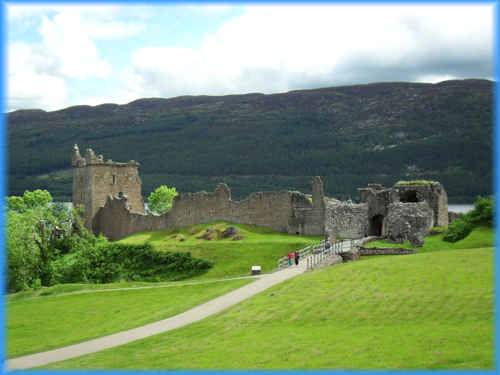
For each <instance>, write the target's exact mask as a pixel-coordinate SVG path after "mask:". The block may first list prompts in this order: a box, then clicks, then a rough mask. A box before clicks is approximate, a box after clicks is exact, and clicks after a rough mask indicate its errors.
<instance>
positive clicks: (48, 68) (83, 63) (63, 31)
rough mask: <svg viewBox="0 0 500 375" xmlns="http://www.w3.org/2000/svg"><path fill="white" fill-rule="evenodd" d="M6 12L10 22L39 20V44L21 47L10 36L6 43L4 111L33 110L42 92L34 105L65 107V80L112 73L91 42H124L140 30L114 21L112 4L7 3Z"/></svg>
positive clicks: (25, 44)
mask: <svg viewBox="0 0 500 375" xmlns="http://www.w3.org/2000/svg"><path fill="white" fill-rule="evenodd" d="M7 9H8V20H9V22H18V23H19V22H28V24H30V25H31V26H33V20H34V19H35V17H38V18H36V19H38V20H39V29H38V33H39V34H38V35H39V37H40V38H41V41H40V42H38V43H34V42H32V43H21V42H18V41H15V38H14V42H11V43H10V44H9V49H8V61H9V69H8V70H9V74H8V81H9V82H8V87H9V91H8V98H9V103H8V108H9V110H12V109H17V108H25V107H31V106H33V105H34V106H37V105H36V100H35V98H41V96H42V95H41V93H42V92H45V93H46V94H45V97H44V98H43V100H42V99H40V103H39V104H38V107H43V108H44V109H46V108H57V107H59V106H61V105H63V103H69V102H70V98H68V97H65V96H67V95H69V93H70V91H69V90H68V85H67V83H66V80H68V79H81V80H82V79H87V78H92V77H99V78H106V77H108V76H109V75H110V73H111V70H112V68H111V65H110V63H109V62H108V61H106V60H104V58H103V57H101V54H100V52H99V50H98V48H97V45H96V40H98V39H119V38H128V37H131V36H133V35H135V34H137V33H138V32H140V31H141V30H142V28H143V25H142V24H141V23H138V22H123V21H119V20H117V19H116V14H117V13H119V12H120V9H121V8H119V7H114V6H72V5H69V6H68V5H63V6H61V5H54V6H52V5H44V6H41V5H36V4H35V5H29V6H28V5H9V6H8V7H7ZM28 80H29V81H31V82H32V83H31V84H28ZM36 85H40V87H36ZM52 91H54V94H52ZM23 97H24V98H25V100H24V101H23Z"/></svg>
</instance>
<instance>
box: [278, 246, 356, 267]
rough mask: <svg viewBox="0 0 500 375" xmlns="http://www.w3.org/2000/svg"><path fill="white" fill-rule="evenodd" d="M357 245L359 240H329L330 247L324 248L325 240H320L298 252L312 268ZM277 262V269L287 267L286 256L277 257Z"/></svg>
mask: <svg viewBox="0 0 500 375" xmlns="http://www.w3.org/2000/svg"><path fill="white" fill-rule="evenodd" d="M359 245H360V240H344V241H334V242H330V247H329V248H328V249H326V248H325V241H324V240H322V241H321V242H320V243H317V244H313V245H309V246H306V247H305V248H303V249H300V250H299V253H300V258H301V259H302V261H307V262H308V268H312V267H313V266H314V265H316V264H318V263H319V262H321V261H322V260H323V259H326V258H328V257H329V256H331V255H333V254H340V253H342V252H345V251H349V250H350V249H352V248H353V247H359ZM277 263H278V269H282V268H286V267H288V266H289V263H288V256H287V255H285V256H284V257H281V258H279V259H278V261H277Z"/></svg>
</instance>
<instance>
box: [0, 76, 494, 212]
mask: <svg viewBox="0 0 500 375" xmlns="http://www.w3.org/2000/svg"><path fill="white" fill-rule="evenodd" d="M492 108H493V83H492V82H490V81H486V80H463V81H446V82H442V83H439V84H420V83H379V84H369V85H356V86H345V87H329V88H321V89H314V90H301V91H292V92H288V93H284V94H273V95H263V94H248V95H230V96H184V97H177V98H172V99H140V100H136V101H134V102H131V103H129V104H127V105H116V104H103V105H99V106H96V107H90V106H76V107H71V108H67V109H64V110H59V111H54V112H45V111H41V110H20V111H15V112H12V113H9V114H8V142H9V195H22V193H23V192H24V190H25V189H31V190H34V189H35V188H44V189H48V190H49V191H51V193H52V194H53V196H54V198H55V199H56V200H70V199H71V170H70V159H71V149H72V146H73V144H75V143H78V145H79V146H80V150H82V151H83V150H85V149H86V148H87V147H91V148H93V149H94V150H95V151H96V153H97V154H103V155H104V159H105V160H107V159H109V158H111V159H113V160H116V161H127V160H131V159H134V160H136V161H139V162H140V163H141V167H140V174H141V177H142V180H143V193H144V195H145V196H146V195H147V194H149V193H150V192H151V191H152V190H154V188H155V187H157V186H159V185H161V184H167V185H169V186H176V187H177V190H178V191H179V192H188V191H191V192H192V191H199V190H213V189H214V188H215V186H216V184H217V183H218V182H222V181H224V182H226V183H228V184H229V186H230V187H231V189H232V192H233V199H241V198H244V197H245V196H246V195H247V194H249V193H250V192H253V191H259V190H276V189H292V190H295V189H296V190H300V191H303V192H305V193H310V190H311V185H310V183H311V176H315V175H320V176H322V177H323V179H324V182H325V190H326V194H327V195H328V196H331V197H335V198H347V197H348V196H350V197H352V198H356V197H357V196H358V194H357V192H356V188H357V187H361V186H363V185H365V184H366V183H370V182H377V183H384V184H386V185H392V184H393V183H394V182H396V181H397V180H400V179H406V180H407V179H433V180H439V181H441V182H442V183H443V184H444V186H445V188H446V190H447V192H448V196H449V200H450V201H451V202H453V203H460V202H472V201H473V200H474V198H475V196H477V195H487V194H491V193H492V172H493V162H492V160H493V110H492Z"/></svg>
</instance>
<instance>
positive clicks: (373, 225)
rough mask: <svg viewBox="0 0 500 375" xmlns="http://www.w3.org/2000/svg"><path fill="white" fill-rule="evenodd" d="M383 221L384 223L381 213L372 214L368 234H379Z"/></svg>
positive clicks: (380, 233)
mask: <svg viewBox="0 0 500 375" xmlns="http://www.w3.org/2000/svg"><path fill="white" fill-rule="evenodd" d="M383 223H384V217H383V216H382V215H375V216H373V217H372V218H371V219H370V227H369V229H368V235H369V236H381V235H382V225H383Z"/></svg>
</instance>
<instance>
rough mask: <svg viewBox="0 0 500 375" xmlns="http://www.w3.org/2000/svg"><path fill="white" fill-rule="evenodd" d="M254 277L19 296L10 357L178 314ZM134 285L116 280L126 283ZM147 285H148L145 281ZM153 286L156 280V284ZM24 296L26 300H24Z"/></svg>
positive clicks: (12, 316) (11, 306) (11, 318)
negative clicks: (177, 284) (176, 284)
mask: <svg viewBox="0 0 500 375" xmlns="http://www.w3.org/2000/svg"><path fill="white" fill-rule="evenodd" d="M251 281H253V280H252V279H246V280H233V281H224V282H217V283H204V284H198V285H186V286H175V284H172V283H171V284H170V285H172V287H167V286H166V285H169V284H163V285H164V286H165V287H154V288H149V289H134V290H125V289H123V290H117V291H109V290H106V289H100V290H99V289H97V290H96V291H94V292H92V291H87V292H86V293H73V294H57V293H58V292H60V291H61V290H62V291H66V292H67V291H69V290H73V291H75V290H78V289H81V287H82V285H76V286H74V287H73V288H60V287H59V288H55V287H54V288H53V289H55V291H54V290H52V293H54V295H50V296H43V297H36V296H31V295H29V294H28V295H26V294H24V296H22V295H21V296H17V298H12V300H11V301H10V302H8V303H7V306H6V312H7V357H8V358H14V357H19V356H21V355H24V354H30V353H37V352H41V351H45V350H49V349H53V348H58V347H62V346H66V345H69V344H74V343H77V342H82V341H86V340H89V339H92V338H96V337H101V336H105V335H108V334H111V333H115V332H119V331H123V330H125V329H129V328H134V327H138V326H141V325H144V324H147V323H151V322H154V321H157V320H161V319H165V318H167V317H170V316H173V315H176V314H178V313H181V312H183V311H186V310H188V309H189V308H191V307H193V306H196V305H199V304H200V303H203V302H205V301H208V300H211V299H213V298H215V297H217V296H219V295H222V294H225V293H228V292H229V291H231V290H233V289H236V288H238V287H240V286H243V285H244V284H246V283H248V282H251ZM128 285H133V284H132V283H130V284H115V285H113V286H114V287H122V288H123V287H126V286H128ZM143 285H144V284H143ZM150 285H151V284H150ZM22 297H23V298H22Z"/></svg>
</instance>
